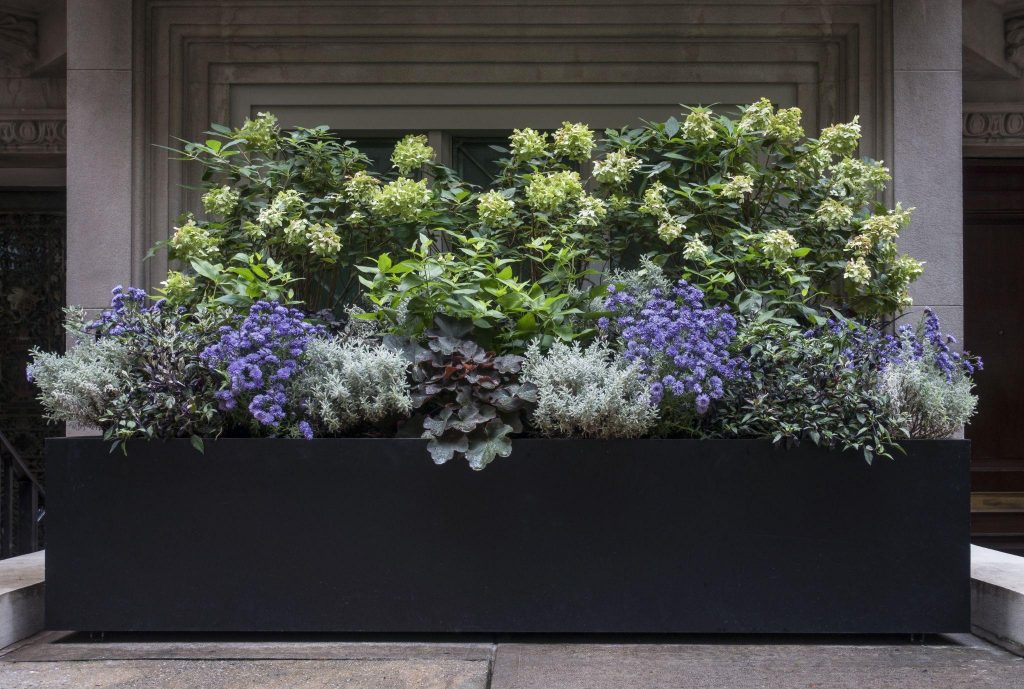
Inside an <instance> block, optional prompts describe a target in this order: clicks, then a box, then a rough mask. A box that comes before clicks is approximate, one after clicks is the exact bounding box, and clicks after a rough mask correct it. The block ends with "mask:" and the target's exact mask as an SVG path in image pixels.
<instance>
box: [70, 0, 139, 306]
mask: <svg viewBox="0 0 1024 689" xmlns="http://www.w3.org/2000/svg"><path fill="white" fill-rule="evenodd" d="M67 21H68V57H67V67H68V69H67V78H68V108H67V117H68V152H67V185H68V202H67V203H68V206H67V207H68V244H67V247H68V248H67V251H68V257H67V299H68V303H69V304H77V305H80V306H84V307H86V308H90V309H96V308H101V307H104V306H107V305H109V304H110V289H111V287H113V286H114V285H117V284H125V285H127V284H128V283H129V282H130V281H131V277H132V256H133V247H132V2H131V0H68V3H67Z"/></svg>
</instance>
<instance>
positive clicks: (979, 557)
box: [971, 545, 1024, 655]
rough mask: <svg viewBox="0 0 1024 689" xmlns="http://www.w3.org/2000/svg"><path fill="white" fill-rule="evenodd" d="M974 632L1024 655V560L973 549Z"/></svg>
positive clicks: (972, 629)
mask: <svg viewBox="0 0 1024 689" xmlns="http://www.w3.org/2000/svg"><path fill="white" fill-rule="evenodd" d="M971 631H973V632H974V633H975V634H977V635H978V636H980V637H982V638H984V639H987V640H989V641H991V642H992V643H995V644H998V645H999V646H1002V647H1003V648H1005V649H1007V650H1008V651H1012V652H1013V653H1016V654H1018V655H1024V557H1018V556H1016V555H1008V554H1006V553H1001V552H999V551H997V550H991V549H989V548H982V547H980V546H976V545H972V546H971Z"/></svg>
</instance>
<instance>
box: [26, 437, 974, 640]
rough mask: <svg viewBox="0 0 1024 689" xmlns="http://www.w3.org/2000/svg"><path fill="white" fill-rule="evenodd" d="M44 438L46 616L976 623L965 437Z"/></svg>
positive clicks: (705, 625) (318, 624) (873, 627)
mask: <svg viewBox="0 0 1024 689" xmlns="http://www.w3.org/2000/svg"><path fill="white" fill-rule="evenodd" d="M903 447H904V448H905V450H906V454H896V456H895V459H894V460H891V461H890V460H886V459H876V460H875V462H874V463H873V464H872V465H868V464H867V463H865V462H864V460H863V459H862V458H861V457H860V455H859V454H854V453H842V454H840V453H833V452H828V451H824V450H820V449H818V448H815V447H813V446H811V445H809V444H808V445H804V446H801V447H799V448H795V449H792V450H778V449H774V448H772V447H771V446H770V445H769V444H768V443H766V442H761V441H747V440H714V441H696V440H616V441H598V440H540V439H524V440H517V441H514V443H513V453H512V456H511V457H509V458H507V459H498V460H496V461H495V462H494V463H493V464H491V465H490V466H488V467H487V468H486V469H485V470H483V471H480V472H474V471H472V470H470V469H469V467H468V466H466V465H465V464H464V463H460V462H450V463H449V464H447V465H444V466H435V465H434V464H433V463H432V462H431V460H430V458H429V456H428V455H427V453H426V448H425V442H424V441H420V440H406V439H318V440H311V441H306V440H287V439H222V440H218V441H208V442H207V443H206V450H205V453H204V454H199V453H198V452H196V451H195V450H194V449H192V447H191V446H190V444H189V442H188V441H187V440H180V441H178V440H175V441H169V442H152V443H145V442H132V443H129V444H128V453H127V456H125V455H123V454H122V453H121V452H120V451H117V452H114V453H111V452H110V451H109V447H108V445H107V444H106V443H104V442H102V441H101V440H100V439H98V438H63V439H53V440H48V441H47V450H46V453H47V466H46V471H47V481H48V485H47V492H48V507H47V510H48V512H47V517H46V518H47V522H48V524H47V563H46V565H47V571H46V579H47V581H46V625H47V627H48V628H49V629H72V630H79V631H203V632H216V631H233V632H242V631H309V632H313V631H334V632H564V633H579V632H619V633H643V632H654V633H660V632H676V633H686V632H694V633H714V632H726V633H747V632H749V633H785V632H792V633H819V632H820V633H942V632H966V631H969V629H970V550H969V544H968V529H969V523H968V520H969V486H968V483H969V481H968V456H969V444H968V442H967V441H957V440H949V441H909V442H906V443H904V444H903Z"/></svg>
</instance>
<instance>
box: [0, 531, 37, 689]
mask: <svg viewBox="0 0 1024 689" xmlns="http://www.w3.org/2000/svg"><path fill="white" fill-rule="evenodd" d="M44 558H45V554H44V553H43V551H40V552H38V553H32V554H31V555H22V556H20V557H12V558H10V559H7V560H2V561H0V648H3V647H4V646H8V645H10V644H13V643H14V642H16V641H20V640H21V639H24V638H26V637H29V636H32V635H33V634H35V633H36V632H38V631H39V630H40V629H42V628H43V590H44V589H43V587H44V584H43V576H44V568H45V559H44ZM0 686H3V684H0Z"/></svg>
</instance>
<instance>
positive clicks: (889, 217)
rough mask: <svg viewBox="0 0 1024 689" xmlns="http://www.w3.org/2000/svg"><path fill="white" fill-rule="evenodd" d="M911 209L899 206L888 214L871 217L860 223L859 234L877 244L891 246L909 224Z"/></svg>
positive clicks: (912, 210)
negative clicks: (864, 235)
mask: <svg viewBox="0 0 1024 689" xmlns="http://www.w3.org/2000/svg"><path fill="white" fill-rule="evenodd" d="M913 212H914V209H913V208H903V206H901V205H900V204H898V203H897V204H896V207H895V208H894V209H893V210H892V211H890V212H889V213H885V214H882V215H872V216H871V217H869V218H865V220H864V222H863V223H861V226H860V227H861V232H863V233H864V234H866V235H867V236H868V237H870V238H871V239H872V241H873V242H874V243H875V244H876V245H877V244H891V243H893V242H895V241H896V238H897V237H899V234H900V230H901V229H903V227H905V226H906V224H907V223H908V222H910V215H911V213H913Z"/></svg>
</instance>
